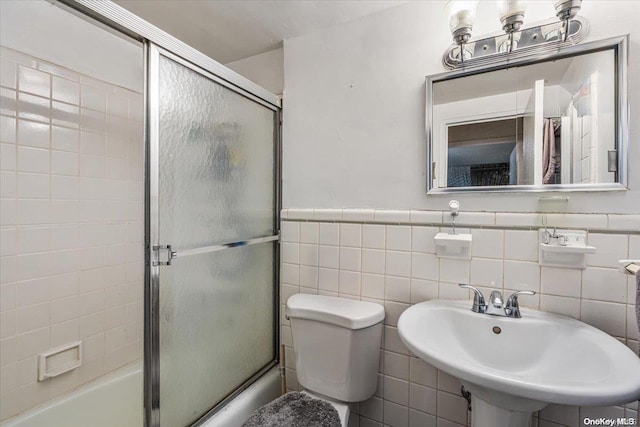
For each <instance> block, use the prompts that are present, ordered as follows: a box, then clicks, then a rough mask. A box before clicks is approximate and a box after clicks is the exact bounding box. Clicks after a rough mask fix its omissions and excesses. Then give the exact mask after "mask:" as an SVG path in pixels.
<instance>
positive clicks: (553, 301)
mask: <svg viewBox="0 0 640 427" xmlns="http://www.w3.org/2000/svg"><path fill="white" fill-rule="evenodd" d="M540 310H542V311H548V312H550V313H557V314H562V315H564V316H569V317H573V318H574V319H579V318H580V299H579V298H570V297H561V296H555V295H544V294H543V295H540Z"/></svg>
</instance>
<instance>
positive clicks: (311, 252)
mask: <svg viewBox="0 0 640 427" xmlns="http://www.w3.org/2000/svg"><path fill="white" fill-rule="evenodd" d="M357 250H359V249H357ZM300 264H301V265H310V266H317V265H318V245H307V244H301V245H300Z"/></svg>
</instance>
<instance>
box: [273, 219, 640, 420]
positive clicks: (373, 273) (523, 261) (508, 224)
mask: <svg viewBox="0 0 640 427" xmlns="http://www.w3.org/2000/svg"><path fill="white" fill-rule="evenodd" d="M443 219H444V223H443ZM548 220H549V224H550V225H551V226H559V227H563V228H575V229H585V230H589V235H588V243H589V244H590V245H593V246H595V247H596V248H597V252H596V254H594V255H589V256H588V257H589V258H588V268H587V269H586V270H575V269H562V268H551V267H540V266H539V265H538V232H537V229H538V228H539V227H540V226H541V223H542V222H541V221H542V214H536V213H532V214H510V213H491V212H478V213H474V212H462V213H461V215H460V216H459V218H458V221H457V223H458V224H459V225H460V228H461V229H463V231H465V232H471V234H472V235H473V259H472V260H471V261H458V260H448V259H439V258H438V257H436V255H435V247H434V240H433V237H434V235H435V234H436V233H437V232H439V231H448V230H450V228H449V226H448V224H449V217H448V215H447V214H446V213H445V214H444V215H443V212H439V211H408V210H407V211H389V210H366V209H360V210H355V209H344V210H340V209H336V210H331V209H323V210H312V209H284V210H283V211H282V226H281V233H282V258H281V259H282V265H281V282H282V285H281V286H282V287H281V302H282V304H283V305H282V306H281V308H282V313H284V303H285V302H286V300H287V298H288V297H289V296H291V295H292V294H294V293H297V292H306V293H320V294H324V295H334V296H341V297H346V298H355V299H362V300H368V301H374V302H378V303H380V304H383V305H384V307H385V310H386V319H385V328H384V338H383V343H382V349H381V351H382V357H381V359H382V361H381V368H380V381H379V387H378V391H377V393H376V395H375V396H374V397H373V398H371V399H370V400H368V401H367V402H364V403H361V404H359V405H356V406H355V407H354V412H356V413H359V416H358V415H354V416H352V422H353V425H354V426H358V425H359V426H361V427H369V426H381V425H388V426H394V427H405V426H420V427H426V426H436V425H437V426H447V427H453V426H459V425H467V424H468V423H469V422H470V416H469V415H468V413H467V404H466V401H465V400H464V399H463V398H462V397H461V395H460V387H461V385H460V383H459V382H458V381H457V380H456V379H455V378H452V377H451V376H449V375H447V374H445V373H443V372H440V371H438V370H436V369H435V368H433V367H432V366H429V365H428V364H426V363H424V362H422V361H421V360H420V359H418V358H416V357H413V356H412V355H411V354H410V352H409V351H408V350H407V349H406V347H405V346H404V345H403V344H402V342H401V341H400V339H399V337H398V332H397V328H396V325H397V320H398V317H399V316H400V314H401V313H402V312H403V311H404V310H405V309H406V308H408V307H409V306H410V305H411V304H414V303H418V302H421V301H425V300H429V299H432V298H443V299H457V298H464V299H469V298H471V295H470V291H468V290H465V289H460V288H458V286H457V284H458V283H471V284H473V285H477V286H478V287H479V288H480V289H481V290H482V291H483V292H484V293H485V295H487V293H488V292H490V290H491V289H499V290H500V291H502V293H503V294H504V295H508V294H510V293H511V292H513V291H515V290H524V289H529V290H533V291H536V292H537V294H536V295H535V296H522V297H521V298H520V304H521V305H522V306H528V307H534V308H537V309H540V310H544V311H549V312H556V313H562V314H566V315H569V316H572V317H575V318H577V319H580V320H582V321H584V322H586V323H589V324H591V325H593V326H595V327H598V328H600V329H602V330H604V331H606V332H607V333H609V334H611V335H613V336H614V337H616V338H618V339H619V340H621V341H622V342H623V343H625V344H627V345H628V346H629V347H630V348H631V349H632V350H634V351H637V349H638V330H637V326H636V323H635V311H634V306H633V304H634V303H635V280H634V279H633V278H632V277H631V276H625V275H623V274H621V273H619V272H618V271H617V261H618V259H625V258H629V257H631V258H638V259H640V215H577V214H572V215H563V214H549V215H548ZM281 338H282V343H283V344H285V345H286V363H287V370H286V372H287V386H288V388H289V389H297V388H298V387H299V385H298V384H297V382H296V374H295V366H294V356H293V349H292V338H291V330H290V326H289V322H288V321H287V320H286V319H285V318H284V316H283V317H282V320H281ZM637 410H638V405H637V402H636V403H632V404H629V405H627V406H626V407H612V408H576V407H563V406H556V405H552V406H549V407H548V408H546V409H544V410H543V411H541V412H540V414H539V418H536V419H534V424H535V425H538V426H540V427H543V426H544V427H549V426H558V425H562V426H580V425H582V422H581V420H582V418H584V417H586V416H591V417H595V416H596V415H597V416H598V417H601V416H609V415H611V416H613V417H622V416H625V415H626V416H628V417H635V418H636V419H637V415H638V413H637ZM349 425H350V426H352V424H349Z"/></svg>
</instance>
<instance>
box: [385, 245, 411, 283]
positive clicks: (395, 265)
mask: <svg viewBox="0 0 640 427" xmlns="http://www.w3.org/2000/svg"><path fill="white" fill-rule="evenodd" d="M385 271H386V273H387V274H388V275H391V276H400V277H410V275H411V253H410V252H398V251H386V254H385Z"/></svg>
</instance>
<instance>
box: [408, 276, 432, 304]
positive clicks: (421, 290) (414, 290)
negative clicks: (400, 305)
mask: <svg viewBox="0 0 640 427" xmlns="http://www.w3.org/2000/svg"><path fill="white" fill-rule="evenodd" d="M435 298H438V282H436V281H433V280H421V279H411V303H412V304H416V303H419V302H422V301H428V300H431V299H435Z"/></svg>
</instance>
